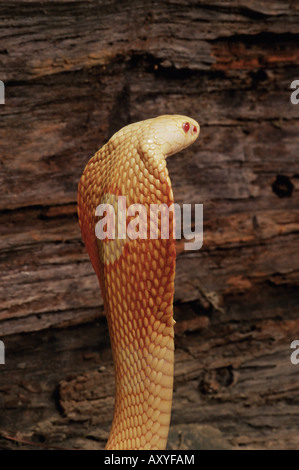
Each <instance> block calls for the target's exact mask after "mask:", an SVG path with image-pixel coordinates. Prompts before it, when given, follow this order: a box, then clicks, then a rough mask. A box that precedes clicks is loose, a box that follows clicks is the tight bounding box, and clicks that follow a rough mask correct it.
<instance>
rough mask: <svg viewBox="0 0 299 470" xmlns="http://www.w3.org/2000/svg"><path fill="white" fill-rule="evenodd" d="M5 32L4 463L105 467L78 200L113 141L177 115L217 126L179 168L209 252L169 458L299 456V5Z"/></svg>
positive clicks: (79, 5)
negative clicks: (189, 452) (32, 455)
mask: <svg viewBox="0 0 299 470" xmlns="http://www.w3.org/2000/svg"><path fill="white" fill-rule="evenodd" d="M0 19H1V25H2V26H1V42H0V64H1V67H0V80H2V81H3V82H4V84H5V104H4V105H3V104H1V105H0V115H1V119H0V181H1V185H0V223H1V231H0V269H1V277H0V298H1V308H0V339H1V340H2V341H3V342H4V345H5V364H0V374H1V375H0V376H1V381H0V407H1V408H0V409H1V419H0V448H3V449H6V448H9V449H15V448H18V449H26V448H40V447H41V446H42V447H45V448H54V447H61V448H82V449H102V448H103V447H104V444H105V441H106V439H107V436H108V431H109V428H110V424H111V419H112V412H113V394H114V380H113V364H112V356H111V351H110V344H109V338H108V330H107V325H106V320H105V315H104V311H103V303H102V298H101V295H100V291H99V287H98V282H97V279H96V276H95V274H94V272H93V270H92V267H91V264H90V262H89V258H88V256H87V253H86V251H85V248H84V245H83V243H82V240H81V235H80V230H79V226H78V220H77V213H76V197H77V196H76V194H77V185H78V181H79V178H80V175H81V173H82V171H83V169H84V166H85V165H86V163H87V161H88V160H89V158H90V157H91V156H92V155H93V154H94V152H95V151H96V150H97V149H98V148H100V147H101V146H102V145H103V144H104V143H105V142H107V140H108V139H109V138H110V136H111V135H112V134H113V133H114V132H115V131H117V130H118V129H120V128H121V127H122V126H124V125H126V124H128V123H130V122H134V121H138V120H142V119H146V118H150V117H154V116H157V115H160V114H167V113H169V114H172V113H174V114H186V115H190V116H192V117H194V118H195V119H196V120H198V121H199V123H200V125H201V136H200V138H199V140H198V141H197V142H196V143H195V144H194V145H193V146H192V147H190V148H188V149H186V150H185V151H183V152H181V153H180V154H178V155H175V156H173V157H171V158H169V159H168V168H169V172H170V177H171V180H172V186H173V191H174V197H175V201H176V202H177V203H179V204H180V205H181V206H182V204H192V205H193V206H194V205H195V204H203V211H204V234H203V246H202V248H201V249H200V250H198V251H187V250H185V249H184V243H185V242H186V240H184V239H181V240H177V272H176V281H175V288H176V291H175V302H174V310H175V319H176V330H175V335H176V336H175V346H176V352H175V361H176V364H175V386H174V402H173V414H172V423H171V432H170V438H169V448H171V449H198V448H200V449H204V448H210V449H215V448H221V449H229V448H233V449H298V448H299V434H298V426H297V423H296V416H297V410H298V391H299V378H298V377H299V376H298V370H299V365H296V364H293V363H292V362H291V360H290V355H291V353H292V350H291V349H290V345H291V342H292V341H293V340H296V339H299V315H298V314H299V289H298V288H299V252H298V232H299V209H298V207H299V159H298V148H299V119H298V118H299V105H293V104H292V103H291V101H290V95H291V89H290V84H291V82H292V81H293V80H294V79H298V78H299V48H298V40H299V27H298V24H299V11H298V8H296V6H295V4H294V2H292V1H291V0H287V1H284V2H282V1H279V0H271V1H270V2H257V1H256V0H247V1H246V2H245V1H242V0H241V1H237V0H232V1H231V2H223V1H217V0H212V1H210V2H208V1H206V0H197V1H193V0H187V1H185V0H175V1H172V0H171V1H166V0H162V1H160V2H154V3H153V2H151V1H148V0H139V1H137V0H134V1H129V0H124V1H122V2H117V1H116V0H98V1H96V0H91V1H89V2H83V1H82V0H75V1H74V0H72V1H69V0H60V1H52V2H42V1H35V0H34V1H33V0H26V1H24V0H23V1H19V0H7V1H6V2H5V5H2V6H1V7H0ZM194 223H195V220H194V218H193V219H192V227H193V228H194ZM27 441H31V442H33V443H34V444H29V443H28V442H27Z"/></svg>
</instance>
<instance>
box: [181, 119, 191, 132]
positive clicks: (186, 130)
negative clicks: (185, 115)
mask: <svg viewBox="0 0 299 470" xmlns="http://www.w3.org/2000/svg"><path fill="white" fill-rule="evenodd" d="M182 127H183V129H184V131H185V132H186V134H187V132H188V131H189V129H190V124H189V122H184V124H183V126H182Z"/></svg>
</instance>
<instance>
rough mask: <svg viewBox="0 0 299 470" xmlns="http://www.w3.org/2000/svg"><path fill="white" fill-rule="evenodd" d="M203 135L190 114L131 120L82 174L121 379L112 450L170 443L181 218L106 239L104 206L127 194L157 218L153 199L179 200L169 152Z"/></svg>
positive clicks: (83, 217)
mask: <svg viewBox="0 0 299 470" xmlns="http://www.w3.org/2000/svg"><path fill="white" fill-rule="evenodd" d="M198 135H199V125H198V123H197V122H196V121H194V120H193V119H191V118H189V117H186V116H179V115H165V116H159V117H157V118H154V119H147V120H145V121H141V122H137V123H134V124H130V125H128V126H126V127H124V128H123V129H121V130H120V131H118V132H117V133H116V134H114V135H113V137H111V139H110V140H109V142H107V143H106V144H105V145H104V146H103V147H102V148H101V149H100V150H99V151H98V152H97V153H96V154H95V155H94V156H93V157H92V158H91V160H90V161H89V163H88V164H87V166H86V168H85V170H84V173H83V175H82V177H81V179H80V183H79V190H78V215H79V223H80V227H81V232H82V238H83V240H84V242H85V245H86V249H87V251H88V254H89V257H90V260H91V263H92V265H93V268H94V270H95V272H96V274H97V277H98V280H99V284H100V288H101V292H102V297H103V301H104V309H105V313H106V316H107V321H108V327H109V334H110V341H111V347H112V352H113V360H114V369H115V377H116V393H115V409H114V416H113V422H112V428H111V431H110V435H109V439H108V442H107V445H106V449H120V450H121V449H156V450H157V449H158V450H161V449H162V450H163V449H165V448H166V443H167V437H168V430H169V423H170V414H171V404H172V391H173V367H174V329H173V325H174V323H175V322H174V320H173V295H174V277H175V261H176V252H175V237H174V234H173V228H174V222H175V221H174V217H173V212H172V211H169V221H168V224H169V227H168V228H169V237H168V238H166V237H165V238H163V237H161V230H160V229H161V220H159V230H158V235H159V236H158V238H156V239H153V237H152V238H151V232H150V231H147V236H146V237H143V238H141V237H130V238H129V237H128V236H126V238H125V239H122V238H120V237H119V238H117V237H116V238H115V239H113V238H112V237H111V238H108V237H107V238H106V239H102V240H100V239H98V238H97V237H96V233H95V228H96V224H97V222H98V221H99V220H100V219H99V217H98V216H97V215H96V208H97V206H98V205H99V204H104V203H105V204H111V205H112V206H113V208H114V209H115V211H116V217H117V200H118V196H125V198H126V207H128V206H130V205H131V204H137V203H138V204H142V205H143V206H144V207H146V210H147V221H148V222H150V211H149V208H150V205H151V204H158V205H160V204H167V206H168V207H170V206H171V205H172V204H173V194H172V188H171V182H170V179H169V176H168V171H167V168H166V160H165V159H166V157H168V156H170V155H172V154H174V153H176V152H178V151H180V150H182V149H184V148H186V147H187V146H189V145H190V144H191V143H193V142H194V141H195V140H196V138H197V137H198ZM161 207H162V206H161ZM131 215H132V214H131ZM128 219H130V217H128ZM130 220H132V218H131V219H130ZM126 223H127V225H128V220H126ZM149 225H150V224H148V226H149ZM136 228H137V227H136ZM134 238H135V239H134Z"/></svg>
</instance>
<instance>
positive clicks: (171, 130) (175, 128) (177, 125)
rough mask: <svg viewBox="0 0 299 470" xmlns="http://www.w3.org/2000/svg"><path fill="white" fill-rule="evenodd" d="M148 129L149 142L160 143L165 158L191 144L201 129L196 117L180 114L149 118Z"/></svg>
mask: <svg viewBox="0 0 299 470" xmlns="http://www.w3.org/2000/svg"><path fill="white" fill-rule="evenodd" d="M145 122H146V121H145ZM147 129H148V136H147V139H146V140H147V143H148V144H154V145H158V146H159V148H160V149H161V151H162V153H163V155H164V157H165V158H166V157H169V156H170V155H173V154H174V153H177V152H179V151H180V150H183V149H184V148H186V147H188V146H189V145H191V144H192V143H193V142H194V141H195V140H196V139H197V137H198V136H199V131H200V127H199V124H198V123H197V122H196V121H195V120H194V119H192V118H190V117H187V116H180V115H164V116H159V117H157V118H154V119H149V120H148V127H147Z"/></svg>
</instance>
